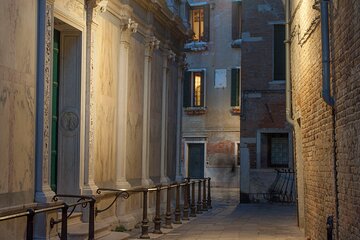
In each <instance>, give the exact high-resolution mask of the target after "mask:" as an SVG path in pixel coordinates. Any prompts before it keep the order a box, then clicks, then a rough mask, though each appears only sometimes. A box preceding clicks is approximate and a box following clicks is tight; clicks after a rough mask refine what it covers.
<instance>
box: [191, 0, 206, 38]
mask: <svg viewBox="0 0 360 240" xmlns="http://www.w3.org/2000/svg"><path fill="white" fill-rule="evenodd" d="M198 9H203V15H204V20H203V21H204V23H203V25H204V30H203V35H202V36H199V39H194V37H193V36H192V37H191V41H192V42H209V41H210V4H209V3H204V2H201V3H192V4H190V9H189V10H190V11H189V23H190V27H191V30H192V31H193V32H194V27H193V11H194V10H198ZM194 33H195V32H194ZM199 35H200V34H199Z"/></svg>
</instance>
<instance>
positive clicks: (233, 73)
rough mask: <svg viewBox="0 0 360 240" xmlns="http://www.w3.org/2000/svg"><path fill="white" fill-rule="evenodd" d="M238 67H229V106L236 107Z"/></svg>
mask: <svg viewBox="0 0 360 240" xmlns="http://www.w3.org/2000/svg"><path fill="white" fill-rule="evenodd" d="M239 98H240V69H239V68H233V69H231V106H232V107H237V106H239V103H240V99H239Z"/></svg>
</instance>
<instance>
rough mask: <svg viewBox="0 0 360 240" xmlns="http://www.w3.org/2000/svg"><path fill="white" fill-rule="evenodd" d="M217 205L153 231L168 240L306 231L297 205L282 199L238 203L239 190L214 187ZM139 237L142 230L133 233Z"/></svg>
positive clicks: (285, 238) (280, 238) (291, 236)
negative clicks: (194, 216)
mask: <svg viewBox="0 0 360 240" xmlns="http://www.w3.org/2000/svg"><path fill="white" fill-rule="evenodd" d="M213 192H214V197H213V209H211V210H209V211H206V212H204V213H202V214H198V215H197V217H196V218H191V219H190V221H182V224H178V225H175V224H173V229H170V230H169V229H161V230H162V232H163V234H161V235H159V234H153V233H151V234H149V235H150V237H151V239H165V240H206V239H221V240H237V239H240V240H245V239H246V240H269V239H271V240H300V239H305V237H304V234H303V233H302V232H301V230H299V228H298V227H297V220H296V205H294V204H280V203H254V204H238V196H237V194H238V191H231V192H229V190H228V189H219V188H215V189H213ZM132 236H133V237H132V238H130V239H137V236H139V234H138V233H137V232H133V233H132Z"/></svg>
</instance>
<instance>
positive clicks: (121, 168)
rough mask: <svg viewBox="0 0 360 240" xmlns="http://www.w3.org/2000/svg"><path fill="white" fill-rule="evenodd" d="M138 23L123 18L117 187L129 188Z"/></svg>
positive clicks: (120, 58) (120, 53) (121, 29)
mask: <svg viewBox="0 0 360 240" xmlns="http://www.w3.org/2000/svg"><path fill="white" fill-rule="evenodd" d="M137 26H138V24H137V23H136V22H135V21H133V20H132V19H131V18H130V17H124V18H123V19H121V24H120V31H121V32H120V43H119V62H118V71H119V79H118V86H117V92H118V95H117V96H118V99H117V101H118V107H117V143H116V144H117V157H116V187H117V188H120V189H122V188H129V187H130V184H129V183H128V181H127V179H126V145H127V142H126V130H127V118H128V114H127V112H128V109H127V99H128V82H129V76H128V71H129V45H130V37H131V34H133V33H136V31H137Z"/></svg>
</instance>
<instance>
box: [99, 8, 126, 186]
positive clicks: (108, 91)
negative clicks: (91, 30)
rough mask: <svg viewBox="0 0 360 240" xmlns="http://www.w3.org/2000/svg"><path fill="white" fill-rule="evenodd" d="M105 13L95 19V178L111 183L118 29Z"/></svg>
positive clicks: (114, 149)
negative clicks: (96, 26) (96, 23)
mask: <svg viewBox="0 0 360 240" xmlns="http://www.w3.org/2000/svg"><path fill="white" fill-rule="evenodd" d="M106 14H108V13H104V14H103V16H100V17H99V20H98V22H99V26H98V29H97V35H96V50H95V51H96V52H95V56H96V58H95V76H96V83H95V87H96V90H95V91H96V116H97V117H96V133H95V142H96V155H95V156H96V158H95V169H96V171H95V181H96V182H98V183H99V182H101V183H110V182H114V181H115V177H116V172H115V169H116V168H115V161H116V104H117V97H116V89H117V82H118V53H119V36H120V32H119V28H118V26H116V25H115V24H114V23H112V22H110V21H109V20H108V19H107V17H106Z"/></svg>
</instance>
